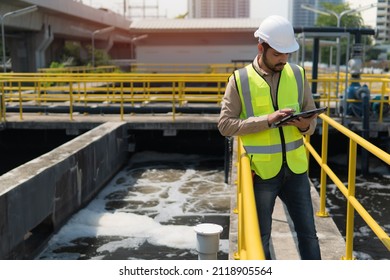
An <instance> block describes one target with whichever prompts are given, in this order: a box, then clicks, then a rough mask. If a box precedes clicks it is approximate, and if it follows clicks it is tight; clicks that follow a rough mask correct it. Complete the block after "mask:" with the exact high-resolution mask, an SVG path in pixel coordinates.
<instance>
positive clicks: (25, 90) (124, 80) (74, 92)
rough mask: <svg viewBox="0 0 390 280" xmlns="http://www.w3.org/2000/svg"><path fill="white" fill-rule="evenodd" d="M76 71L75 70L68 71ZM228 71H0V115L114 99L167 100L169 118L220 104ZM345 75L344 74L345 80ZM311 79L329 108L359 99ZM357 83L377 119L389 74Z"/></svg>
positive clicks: (331, 81)
mask: <svg viewBox="0 0 390 280" xmlns="http://www.w3.org/2000/svg"><path fill="white" fill-rule="evenodd" d="M74 71H76V70H74ZM229 75H230V74H228V73H220V74H200V73H181V74H180V73H170V74H169V73H165V74H150V73H115V72H110V73H86V72H80V73H75V72H72V73H71V72H66V73H52V72H44V73H4V74H0V90H1V92H0V93H1V95H2V98H1V103H0V105H1V104H3V103H4V104H3V106H1V108H0V114H1V115H0V120H3V119H4V118H5V111H6V105H7V104H11V103H12V104H15V103H17V104H18V105H19V109H20V114H21V118H22V114H23V106H24V105H25V104H26V103H27V102H29V103H30V104H31V103H34V104H39V105H44V104H49V103H50V102H67V103H68V104H69V114H70V119H73V117H72V113H73V112H72V106H74V105H75V104H84V105H85V106H88V104H91V103H99V104H101V105H104V104H117V105H120V106H121V112H122V113H121V119H122V120H123V106H125V105H128V104H130V105H131V106H135V105H139V104H153V103H158V102H164V103H167V102H168V103H170V104H172V113H173V118H175V109H176V108H177V107H178V106H185V105H187V104H188V103H194V102H198V103H199V102H202V103H214V104H220V102H221V100H222V96H223V94H224V91H225V87H226V83H227V79H228V77H229ZM345 78H346V77H342V79H341V80H340V82H339V85H340V92H344V91H345V85H344V83H345V80H344V79H345ZM349 80H350V79H349ZM309 82H316V83H317V89H318V91H317V92H318V93H319V94H318V98H317V99H316V101H317V102H321V103H322V104H324V105H326V106H328V107H329V108H339V107H342V104H343V102H344V101H347V102H351V103H352V102H360V101H359V100H353V99H351V100H350V99H347V100H343V97H342V96H341V95H339V96H337V95H336V94H335V90H336V85H337V84H338V80H337V79H336V78H335V77H333V75H326V76H325V75H323V76H321V77H319V78H318V79H315V80H312V79H309ZM360 83H361V84H362V85H363V84H367V85H368V87H369V89H370V92H371V93H372V94H377V95H378V96H379V97H380V98H379V99H376V100H370V103H379V112H380V113H379V117H378V122H383V116H384V106H385V105H387V106H389V104H390V103H389V102H390V100H389V99H390V98H389V95H390V79H389V78H388V77H387V76H384V78H380V77H377V76H375V77H371V76H364V77H362V79H361V80H360Z"/></svg>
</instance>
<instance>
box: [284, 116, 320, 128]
mask: <svg viewBox="0 0 390 280" xmlns="http://www.w3.org/2000/svg"><path fill="white" fill-rule="evenodd" d="M317 116H318V114H314V115H312V116H310V117H307V118H302V117H300V118H296V119H294V120H291V121H289V122H286V123H285V124H284V125H294V126H296V127H297V128H298V129H299V130H300V131H302V132H304V131H306V130H308V129H309V128H310V123H311V121H312V120H313V119H314V118H316V117H317Z"/></svg>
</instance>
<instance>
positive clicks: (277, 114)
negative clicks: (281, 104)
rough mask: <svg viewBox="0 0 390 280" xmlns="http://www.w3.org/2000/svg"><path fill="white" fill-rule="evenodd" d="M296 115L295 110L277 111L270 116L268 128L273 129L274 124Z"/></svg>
mask: <svg viewBox="0 0 390 280" xmlns="http://www.w3.org/2000/svg"><path fill="white" fill-rule="evenodd" d="M294 113H295V110H294V109H291V108H285V109H281V110H277V111H275V112H273V113H271V114H269V115H268V126H269V127H271V126H272V124H273V123H275V122H277V121H280V120H281V119H283V118H284V117H287V116H289V115H292V114H294Z"/></svg>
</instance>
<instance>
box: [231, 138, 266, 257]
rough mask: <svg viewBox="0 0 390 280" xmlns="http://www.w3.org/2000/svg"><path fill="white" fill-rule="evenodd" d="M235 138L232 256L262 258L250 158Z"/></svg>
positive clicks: (239, 141) (262, 252) (262, 251)
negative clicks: (234, 244) (235, 226)
mask: <svg viewBox="0 0 390 280" xmlns="http://www.w3.org/2000/svg"><path fill="white" fill-rule="evenodd" d="M237 139H238V142H237V209H236V211H235V212H237V214H238V244H237V247H238V248H237V249H238V251H237V252H236V253H235V254H234V258H235V259H239V260H264V259H265V255H264V249H263V245H262V242H261V239H260V227H259V222H258V219H257V211H256V202H255V196H254V192H253V180H252V173H251V168H250V160H249V157H248V155H247V154H246V152H245V150H244V147H243V146H242V142H241V139H240V138H239V137H238V138H237ZM244 201H245V203H244Z"/></svg>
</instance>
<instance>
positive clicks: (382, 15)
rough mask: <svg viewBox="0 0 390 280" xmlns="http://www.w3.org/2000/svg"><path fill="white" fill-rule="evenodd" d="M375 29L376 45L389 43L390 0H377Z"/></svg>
mask: <svg viewBox="0 0 390 280" xmlns="http://www.w3.org/2000/svg"><path fill="white" fill-rule="evenodd" d="M376 27H377V30H378V31H377V32H378V35H377V37H376V43H377V44H383V43H385V42H387V43H388V42H389V41H390V0H378V6H377V17H376Z"/></svg>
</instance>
